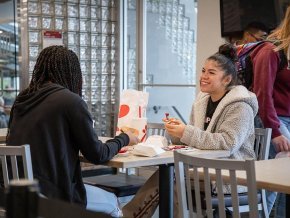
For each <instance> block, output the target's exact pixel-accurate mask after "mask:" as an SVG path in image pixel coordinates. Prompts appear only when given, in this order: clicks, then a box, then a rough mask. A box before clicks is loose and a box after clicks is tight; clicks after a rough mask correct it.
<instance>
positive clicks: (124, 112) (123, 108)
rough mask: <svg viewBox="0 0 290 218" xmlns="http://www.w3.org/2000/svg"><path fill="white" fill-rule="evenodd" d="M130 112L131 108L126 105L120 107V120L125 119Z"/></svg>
mask: <svg viewBox="0 0 290 218" xmlns="http://www.w3.org/2000/svg"><path fill="white" fill-rule="evenodd" d="M129 111H130V107H129V106H128V105H126V104H122V105H121V106H120V112H119V118H122V117H125V116H126V115H127V114H128V113H129Z"/></svg>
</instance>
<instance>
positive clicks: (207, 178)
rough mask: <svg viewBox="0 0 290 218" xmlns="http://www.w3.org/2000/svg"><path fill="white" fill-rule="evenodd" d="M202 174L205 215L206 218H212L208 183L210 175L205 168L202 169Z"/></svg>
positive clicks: (209, 185) (209, 184)
mask: <svg viewBox="0 0 290 218" xmlns="http://www.w3.org/2000/svg"><path fill="white" fill-rule="evenodd" d="M203 172H204V190H205V191H204V192H205V199H206V200H205V201H206V214H207V215H208V217H213V211H212V203H211V201H212V194H211V193H212V191H211V183H210V175H209V169H208V168H207V167H204V168H203Z"/></svg>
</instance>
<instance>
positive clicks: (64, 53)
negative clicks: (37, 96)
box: [6, 45, 82, 140]
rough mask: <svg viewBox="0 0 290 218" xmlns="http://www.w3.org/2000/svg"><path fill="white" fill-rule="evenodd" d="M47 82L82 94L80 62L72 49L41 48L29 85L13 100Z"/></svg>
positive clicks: (57, 47)
mask: <svg viewBox="0 0 290 218" xmlns="http://www.w3.org/2000/svg"><path fill="white" fill-rule="evenodd" d="M48 82H51V83H56V84H59V85H61V86H63V87H65V88H67V89H69V90H70V91H71V92H74V93H76V94H78V95H79V96H82V72H81V67H80V62H79V60H78V57H77V55H76V54H75V53H74V52H73V51H72V50H69V49H67V48H65V47H63V46H58V45H54V46H50V47H47V48H45V49H43V50H42V51H41V52H40V54H39V56H38V58H37V60H36V64H35V66H34V69H33V73H32V78H31V81H30V84H29V86H28V87H27V88H26V89H24V90H23V91H22V92H20V93H19V95H18V96H17V98H16V100H15V102H17V100H18V98H19V97H21V96H24V95H27V94H31V93H33V92H36V91H37V90H39V89H40V88H41V87H42V86H43V85H44V84H46V83H48ZM14 106H15V103H14V104H13V106H12V108H11V112H10V119H9V123H8V133H7V136H6V140H7V138H8V136H9V132H10V125H11V122H12V118H13V112H14Z"/></svg>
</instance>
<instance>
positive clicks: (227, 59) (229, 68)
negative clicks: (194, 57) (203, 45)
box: [207, 44, 238, 86]
mask: <svg viewBox="0 0 290 218" xmlns="http://www.w3.org/2000/svg"><path fill="white" fill-rule="evenodd" d="M207 60H212V61H215V62H216V63H217V66H218V67H219V68H221V70H222V71H224V73H225V76H228V75H231V76H232V80H231V82H230V84H229V85H228V86H232V85H236V84H237V69H236V62H237V60H238V57H237V52H236V48H235V47H234V46H233V45H232V44H223V45H221V46H220V47H219V50H218V52H217V53H215V54H214V55H212V56H210V57H209V58H208V59H207Z"/></svg>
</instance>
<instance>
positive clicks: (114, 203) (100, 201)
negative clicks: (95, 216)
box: [85, 184, 122, 217]
mask: <svg viewBox="0 0 290 218" xmlns="http://www.w3.org/2000/svg"><path fill="white" fill-rule="evenodd" d="M85 188H86V192H87V210H92V211H97V212H103V213H106V214H110V215H111V216H112V217H121V216H122V211H121V209H120V208H119V204H118V199H117V197H116V195H115V194H113V193H110V192H107V191H105V190H103V189H101V188H98V187H95V186H91V185H87V184H85Z"/></svg>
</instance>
